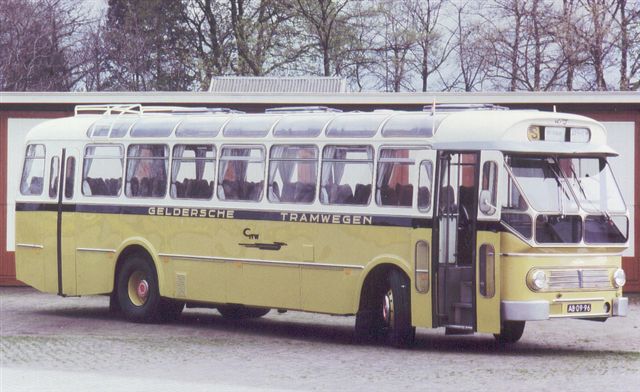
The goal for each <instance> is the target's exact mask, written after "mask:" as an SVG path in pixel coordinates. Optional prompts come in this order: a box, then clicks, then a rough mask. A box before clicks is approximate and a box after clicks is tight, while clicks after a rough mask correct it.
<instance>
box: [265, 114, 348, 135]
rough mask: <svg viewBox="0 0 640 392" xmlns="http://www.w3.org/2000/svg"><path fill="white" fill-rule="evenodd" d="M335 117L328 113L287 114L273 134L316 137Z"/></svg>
mask: <svg viewBox="0 0 640 392" xmlns="http://www.w3.org/2000/svg"><path fill="white" fill-rule="evenodd" d="M334 117H335V116H334V115H326V114H317V115H291V116H286V117H284V118H283V119H282V120H280V121H278V123H277V124H276V127H275V128H274V130H273V136H275V137H316V136H318V135H320V133H321V132H322V129H323V128H324V126H325V125H326V124H327V123H328V122H329V121H331V120H332V119H333V118H334Z"/></svg>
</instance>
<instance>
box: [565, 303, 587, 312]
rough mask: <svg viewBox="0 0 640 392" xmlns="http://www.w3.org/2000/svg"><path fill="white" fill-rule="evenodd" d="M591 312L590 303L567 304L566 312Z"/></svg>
mask: <svg viewBox="0 0 640 392" xmlns="http://www.w3.org/2000/svg"><path fill="white" fill-rule="evenodd" d="M588 312H591V304H569V305H567V313H588Z"/></svg>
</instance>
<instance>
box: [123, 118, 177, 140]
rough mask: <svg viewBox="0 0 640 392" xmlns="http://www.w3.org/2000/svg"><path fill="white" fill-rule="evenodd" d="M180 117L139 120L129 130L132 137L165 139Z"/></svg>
mask: <svg viewBox="0 0 640 392" xmlns="http://www.w3.org/2000/svg"><path fill="white" fill-rule="evenodd" d="M180 120H182V117H177V116H162V117H160V116H159V117H147V118H144V117H143V118H141V119H140V121H138V122H136V123H135V125H134V126H133V128H132V129H131V136H132V137H167V136H169V135H171V132H172V131H173V128H175V127H176V125H178V123H179V122H180Z"/></svg>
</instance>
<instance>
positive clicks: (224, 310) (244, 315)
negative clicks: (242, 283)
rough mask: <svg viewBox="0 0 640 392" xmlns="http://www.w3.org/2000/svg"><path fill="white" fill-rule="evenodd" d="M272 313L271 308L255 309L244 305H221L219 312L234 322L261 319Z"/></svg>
mask: <svg viewBox="0 0 640 392" xmlns="http://www.w3.org/2000/svg"><path fill="white" fill-rule="evenodd" d="M270 311H271V309H270V308H254V307H250V306H242V305H221V306H218V312H220V314H221V315H222V317H224V318H226V319H232V320H241V319H251V318H260V317H262V316H264V315H266V314H267V313H269V312H270Z"/></svg>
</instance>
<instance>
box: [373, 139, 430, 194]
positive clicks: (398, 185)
mask: <svg viewBox="0 0 640 392" xmlns="http://www.w3.org/2000/svg"><path fill="white" fill-rule="evenodd" d="M417 152H420V149H416V148H412V149H410V148H397V147H389V148H382V149H381V150H380V158H379V159H378V178H377V180H376V202H377V203H378V205H380V206H391V207H412V206H413V195H414V189H415V188H414V183H415V178H416V177H417V175H416V170H417V166H416V165H415V162H416V158H415V154H416V153H417Z"/></svg>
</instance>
